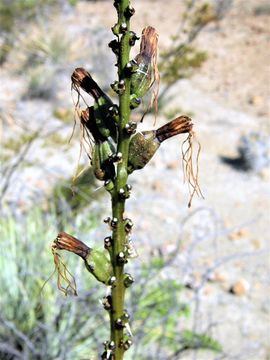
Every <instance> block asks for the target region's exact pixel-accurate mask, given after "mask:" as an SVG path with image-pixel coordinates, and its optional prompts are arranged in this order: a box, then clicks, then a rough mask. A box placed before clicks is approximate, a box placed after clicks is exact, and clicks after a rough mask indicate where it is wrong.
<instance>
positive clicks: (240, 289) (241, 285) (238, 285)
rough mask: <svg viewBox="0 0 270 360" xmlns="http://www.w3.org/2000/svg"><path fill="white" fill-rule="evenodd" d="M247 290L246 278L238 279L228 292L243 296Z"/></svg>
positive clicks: (248, 286) (248, 287) (248, 285)
mask: <svg viewBox="0 0 270 360" xmlns="http://www.w3.org/2000/svg"><path fill="white" fill-rule="evenodd" d="M249 290H250V284H249V282H248V281H247V280H246V279H240V280H238V281H236V282H235V283H234V284H233V285H232V287H231V289H230V292H231V293H232V294H234V295H236V296H244V295H247V293H248V292H249Z"/></svg>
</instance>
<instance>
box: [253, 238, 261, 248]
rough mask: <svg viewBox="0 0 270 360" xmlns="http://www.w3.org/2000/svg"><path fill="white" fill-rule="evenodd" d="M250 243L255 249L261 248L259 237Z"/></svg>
mask: <svg viewBox="0 0 270 360" xmlns="http://www.w3.org/2000/svg"><path fill="white" fill-rule="evenodd" d="M252 245H253V246H254V248H255V249H261V247H262V241H261V240H260V239H254V240H252Z"/></svg>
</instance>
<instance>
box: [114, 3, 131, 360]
mask: <svg viewBox="0 0 270 360" xmlns="http://www.w3.org/2000/svg"><path fill="white" fill-rule="evenodd" d="M116 3H117V4H116V5H117V7H118V9H117V12H118V25H119V27H121V25H122V26H123V24H126V26H127V28H126V31H125V32H124V33H123V34H122V35H120V39H119V41H120V49H119V50H120V51H119V56H118V76H119V81H121V80H124V84H125V90H124V92H123V93H122V94H120V95H119V122H118V149H117V151H118V152H121V153H122V160H121V161H120V162H119V163H118V165H117V176H116V178H115V184H114V191H113V193H112V214H113V218H116V219H117V220H118V222H117V226H116V228H115V229H114V230H113V233H112V240H113V241H112V246H113V251H112V254H113V256H112V258H113V259H112V265H113V270H114V276H115V277H116V282H115V286H113V287H112V310H111V316H110V318H111V341H114V343H115V351H114V357H113V358H114V359H115V360H121V359H123V356H124V351H125V350H124V347H123V345H121V342H122V340H123V336H124V329H123V327H119V326H117V325H116V320H117V319H119V318H121V317H122V316H123V313H124V297H125V286H124V263H119V261H118V254H119V253H120V252H123V251H124V244H125V241H126V233H125V226H124V209H125V199H122V198H121V197H120V196H119V190H120V189H123V188H125V186H126V184H127V177H128V175H127V163H128V148H129V135H128V134H127V133H126V132H125V125H126V124H127V123H128V121H129V116H130V77H129V76H127V75H126V74H125V66H126V64H127V63H128V61H129V52H130V44H129V28H130V25H129V19H128V18H127V17H126V15H125V10H126V9H127V7H128V6H129V1H128V0H120V1H116Z"/></svg>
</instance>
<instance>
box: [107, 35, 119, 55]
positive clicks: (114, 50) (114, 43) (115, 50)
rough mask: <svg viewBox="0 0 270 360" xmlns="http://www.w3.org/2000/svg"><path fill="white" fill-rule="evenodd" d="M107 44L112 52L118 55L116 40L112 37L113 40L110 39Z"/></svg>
mask: <svg viewBox="0 0 270 360" xmlns="http://www.w3.org/2000/svg"><path fill="white" fill-rule="evenodd" d="M108 46H109V48H110V49H112V52H113V53H114V54H115V55H116V56H119V42H118V40H116V39H114V40H112V41H110V42H109V44H108Z"/></svg>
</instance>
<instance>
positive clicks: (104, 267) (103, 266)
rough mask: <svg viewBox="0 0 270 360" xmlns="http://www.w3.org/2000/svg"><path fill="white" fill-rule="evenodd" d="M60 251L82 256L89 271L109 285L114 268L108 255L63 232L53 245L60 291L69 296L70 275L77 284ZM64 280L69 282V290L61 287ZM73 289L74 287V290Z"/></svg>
mask: <svg viewBox="0 0 270 360" xmlns="http://www.w3.org/2000/svg"><path fill="white" fill-rule="evenodd" d="M59 250H66V251H70V252H72V253H74V254H76V255H78V256H80V257H81V258H82V259H83V260H84V263H85V267H86V268H87V270H88V271H89V272H90V273H91V274H92V275H94V277H95V278H96V279H97V280H98V281H100V282H102V283H104V284H106V285H108V284H109V281H110V278H111V276H112V267H111V263H110V261H109V260H108V258H107V257H106V255H105V254H104V253H103V252H102V251H98V250H95V249H91V248H89V247H88V246H87V245H86V244H84V243H83V242H82V241H80V240H78V239H76V238H75V237H74V236H71V235H69V234H67V233H65V232H61V233H59V234H58V236H57V238H56V239H55V240H54V242H53V245H52V252H53V255H54V261H55V265H56V270H57V272H58V288H59V290H61V291H63V292H65V294H67V289H68V288H70V287H71V281H69V279H68V275H69V276H71V277H72V281H74V283H75V279H74V277H73V276H72V275H71V274H70V272H69V271H68V270H67V267H66V265H65V264H64V263H63V261H62V259H61V256H60V255H59V253H58V251H59ZM62 280H64V281H66V282H68V286H67V288H64V287H63V286H62V285H61V281H62ZM73 289H74V287H73V288H72V290H73ZM75 289H76V288H75Z"/></svg>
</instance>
